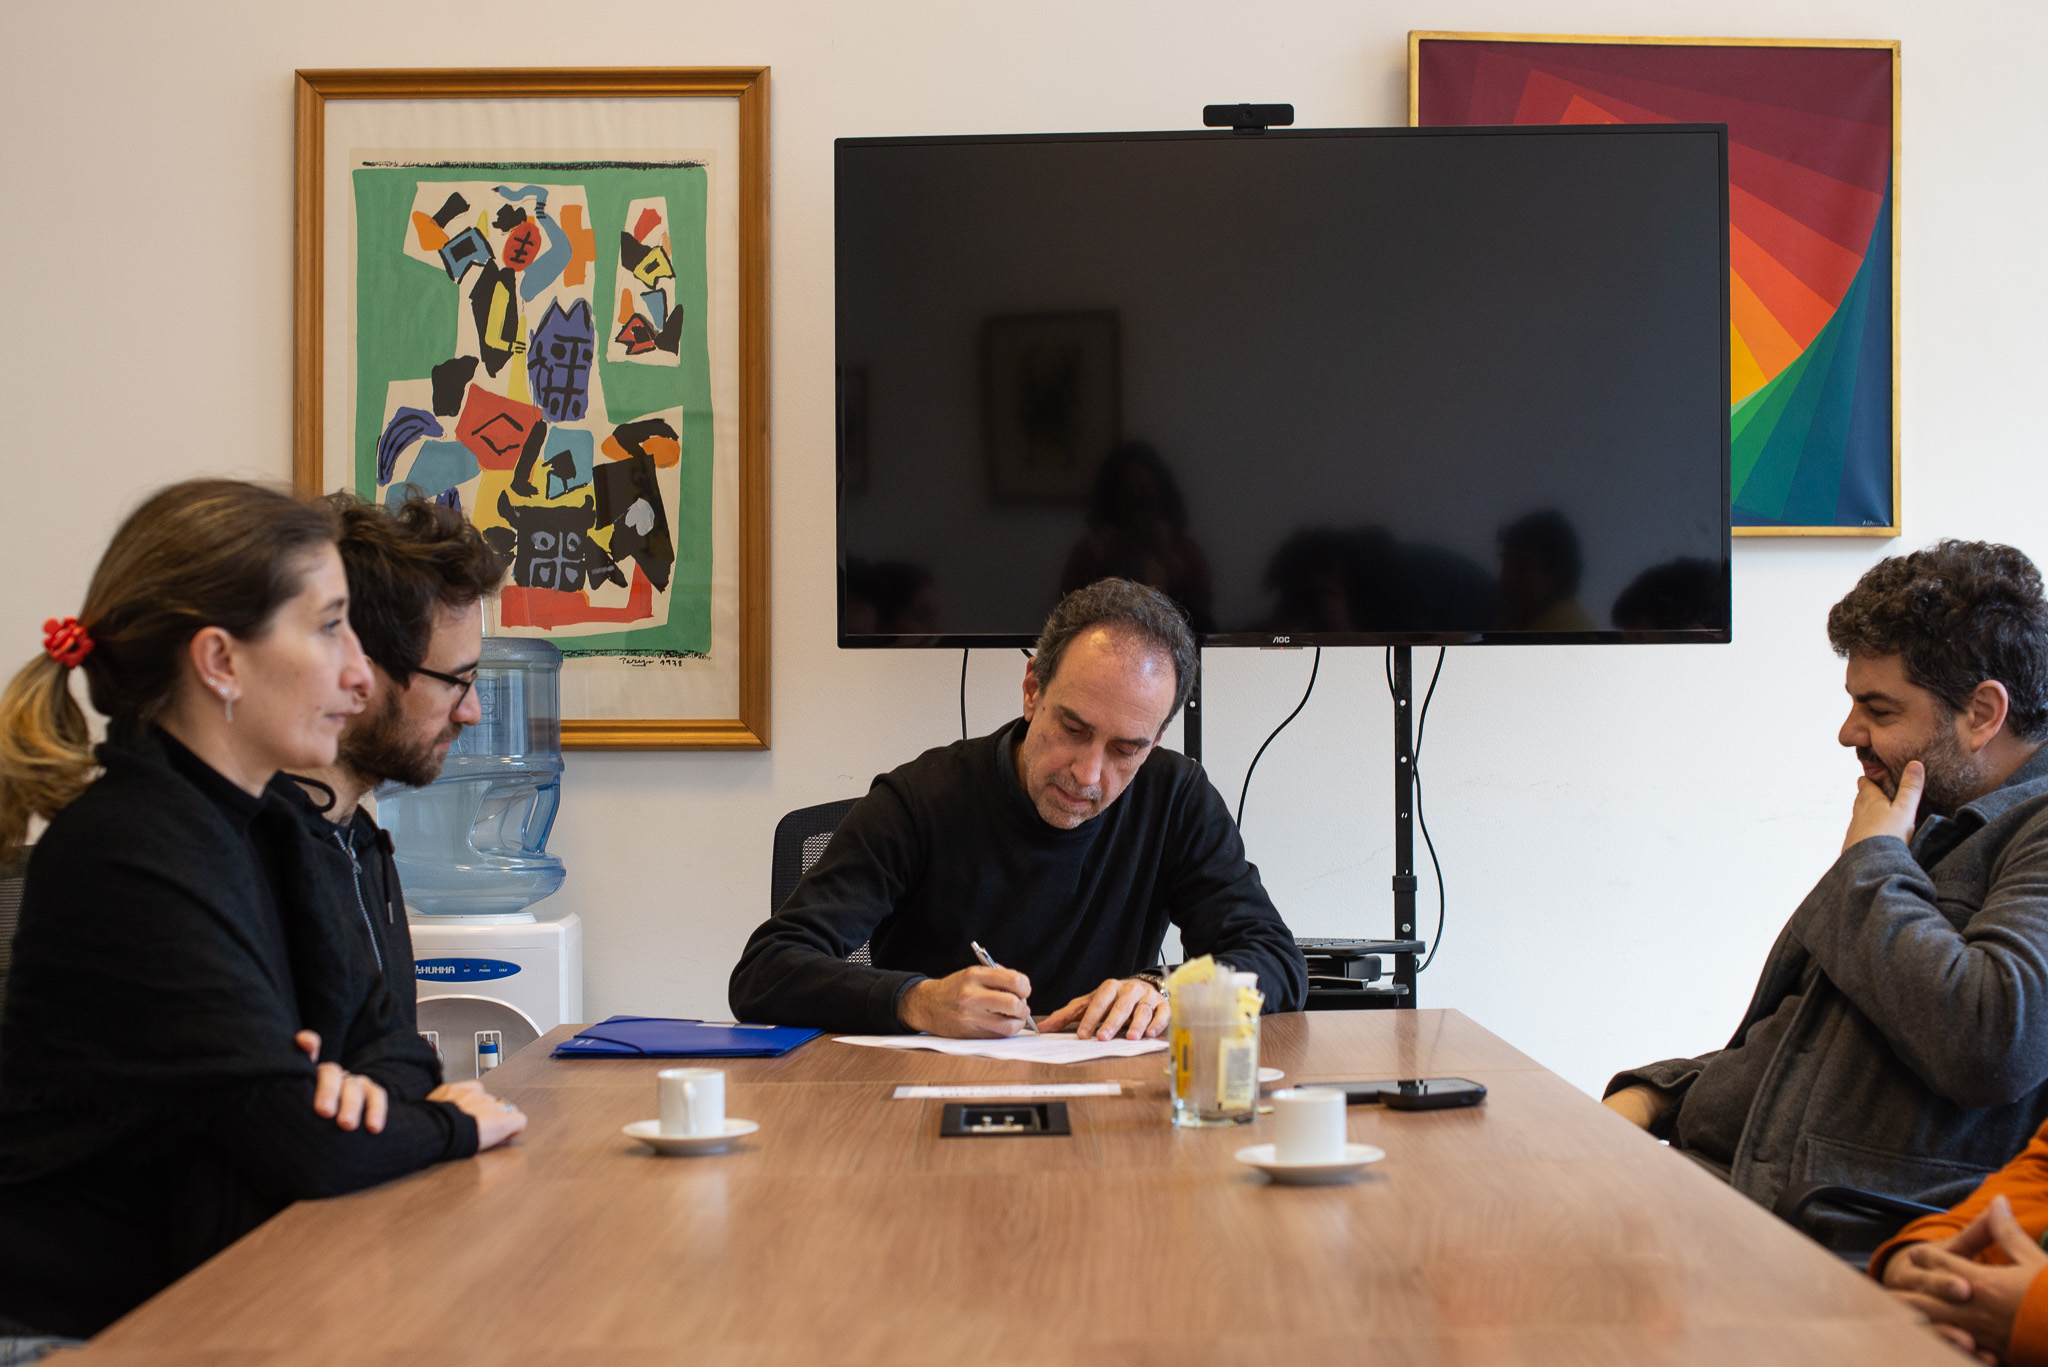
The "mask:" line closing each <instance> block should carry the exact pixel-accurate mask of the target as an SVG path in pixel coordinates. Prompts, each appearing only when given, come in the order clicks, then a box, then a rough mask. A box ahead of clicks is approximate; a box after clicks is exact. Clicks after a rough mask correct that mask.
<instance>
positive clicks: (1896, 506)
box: [1408, 29, 1906, 537]
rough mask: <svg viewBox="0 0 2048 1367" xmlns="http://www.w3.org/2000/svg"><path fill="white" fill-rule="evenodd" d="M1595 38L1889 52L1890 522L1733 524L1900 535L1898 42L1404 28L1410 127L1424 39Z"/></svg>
mask: <svg viewBox="0 0 2048 1367" xmlns="http://www.w3.org/2000/svg"><path fill="white" fill-rule="evenodd" d="M1426 42H1428V43H1442V42H1449V43H1586V44H1593V43H1599V44H1604V45H1609V46H1616V47H1625V46H1630V45H1642V46H1646V47H1822V48H1886V49H1889V50H1890V52H1891V54H1892V521H1891V525H1890V526H1888V527H1736V528H1734V529H1733V532H1734V534H1735V535H1736V536H1878V537H1890V536H1898V535H1900V534H1901V532H1902V530H1903V526H1904V523H1905V520H1906V519H1905V508H1904V505H1903V504H1902V502H1901V501H1900V487H1899V468H1900V459H1899V453H1900V430H1899V416H1900V406H1899V396H1900V393H1901V390H1902V387H1901V385H1900V383H1899V375H1900V371H1899V362H1900V357H1901V354H1902V352H1903V351H1904V348H1903V347H1901V346H1900V345H1899V335H1900V334H1899V295H1900V293H1901V289H1900V285H1901V281H1900V277H1899V239H1900V236H1901V233H1900V224H1901V222H1902V219H1903V213H1902V209H1901V206H1902V204H1903V201H1904V193H1903V191H1902V190H1901V188H1900V186H1901V178H1900V159H1899V153H1900V150H1901V148H1902V147H1903V142H1902V140H1901V138H1900V136H1899V130H1900V128H1901V127H1902V126H1903V124H1904V120H1903V119H1902V118H1901V116H1900V106H1899V91H1900V86H1899V66H1900V49H1899V42H1898V40H1897V39H1895V38H1660V37H1650V36H1644V35H1633V34H1631V35H1619V36H1616V35H1609V36H1601V35H1597V34H1585V33H1450V32H1434V31H1430V30H1425V29H1410V30H1409V31H1408V126H1409V127H1410V128H1416V127H1419V126H1420V119H1421V113H1422V109H1421V105H1422V90H1421V79H1422V67H1421V62H1420V60H1419V58H1420V57H1421V53H1422V45H1423V44H1424V43H1426Z"/></svg>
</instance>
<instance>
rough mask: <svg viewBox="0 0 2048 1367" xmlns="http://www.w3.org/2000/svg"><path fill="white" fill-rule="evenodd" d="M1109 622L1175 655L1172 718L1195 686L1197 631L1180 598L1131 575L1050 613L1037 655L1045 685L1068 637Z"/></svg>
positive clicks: (1071, 598)
mask: <svg viewBox="0 0 2048 1367" xmlns="http://www.w3.org/2000/svg"><path fill="white" fill-rule="evenodd" d="M1105 622H1106V623H1110V624H1113V625H1115V626H1119V627H1122V628H1124V629H1125V630H1127V631H1130V632H1133V633H1135V634H1137V635H1138V636H1141V637H1143V638H1144V640H1145V643H1146V644H1147V645H1149V646H1151V647H1152V648H1153V649H1155V650H1157V651H1159V652H1160V653H1161V654H1162V655H1165V656H1166V657H1167V658H1168V659H1170V660H1172V661H1173V677H1174V681H1175V684H1176V687H1175V688H1174V690H1173V707H1172V708H1171V709H1170V710H1169V711H1168V712H1167V714H1166V719H1167V720H1168V721H1172V720H1173V714H1174V713H1175V712H1178V711H1180V709H1181V704H1183V703H1185V702H1186V701H1187V700H1188V694H1190V693H1192V692H1194V690H1195V669H1196V667H1197V660H1198V656H1197V655H1196V654H1195V634H1194V632H1192V631H1190V630H1189V629H1188V615H1187V613H1185V612H1183V611H1182V610H1181V608H1180V605H1179V604H1177V603H1175V602H1174V601H1173V600H1172V599H1171V598H1168V597H1167V596H1166V595H1165V594H1163V593H1161V592H1160V591H1159V590H1158V589H1155V588H1149V587H1147V586H1146V585H1144V584H1139V583H1135V582H1133V581H1132V580H1129V579H1098V580H1096V581H1095V582H1094V583H1092V584H1090V585H1088V586H1087V587H1086V588H1080V589H1075V590H1074V591H1073V592H1072V593H1070V594H1068V595H1067V596H1066V597H1064V598H1062V599H1060V605H1059V606H1058V607H1056V608H1054V609H1053V610H1052V616H1050V617H1048V618H1046V619H1045V630H1044V631H1042V632H1040V633H1039V635H1038V653H1037V654H1036V655H1034V656H1033V657H1032V659H1033V662H1034V664H1035V668H1034V670H1033V673H1035V674H1036V675H1037V676H1038V685H1039V687H1041V688H1045V687H1049V686H1050V685H1051V683H1052V679H1053V675H1054V674H1056V673H1058V672H1059V667H1060V656H1062V655H1064V654H1065V653H1066V649H1067V643H1068V642H1070V641H1072V640H1073V639H1074V638H1075V637H1076V636H1079V635H1080V634H1081V633H1082V632H1084V631H1086V630H1087V629H1088V628H1089V627H1092V626H1097V625H1100V624H1102V623H1105Z"/></svg>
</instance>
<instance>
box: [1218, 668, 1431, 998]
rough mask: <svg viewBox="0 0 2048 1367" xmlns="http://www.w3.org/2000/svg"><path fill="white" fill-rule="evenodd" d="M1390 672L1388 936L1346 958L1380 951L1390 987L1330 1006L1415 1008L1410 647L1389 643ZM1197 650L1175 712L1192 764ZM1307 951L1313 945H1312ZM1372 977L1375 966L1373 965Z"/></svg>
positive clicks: (1369, 958) (1417, 947) (1417, 944)
mask: <svg viewBox="0 0 2048 1367" xmlns="http://www.w3.org/2000/svg"><path fill="white" fill-rule="evenodd" d="M1393 657H1394V659H1393V677H1394V936H1395V938H1394V939H1391V940H1371V941H1360V942H1358V944H1357V947H1356V948H1355V949H1353V950H1351V951H1350V952H1349V953H1348V954H1347V955H1346V957H1350V958H1357V959H1359V960H1362V961H1363V962H1366V963H1371V962H1373V961H1374V959H1376V958H1377V957H1378V956H1380V955H1392V956H1393V959H1394V972H1393V982H1392V990H1391V991H1389V990H1388V989H1387V988H1384V987H1381V988H1375V989H1374V990H1373V991H1371V992H1370V993H1359V994H1357V995H1356V996H1355V997H1354V996H1353V995H1352V994H1350V993H1346V994H1344V995H1345V997H1346V998H1348V1000H1345V1001H1343V1002H1341V1003H1339V1002H1332V1003H1330V1005H1333V1006H1336V1005H1341V1006H1343V1007H1346V1008H1353V1007H1359V1006H1393V1007H1395V1008H1397V1009H1400V1010H1413V1009H1414V1007H1415V956H1416V955H1417V954H1418V953H1420V952H1421V951H1422V949H1423V947H1424V946H1423V944H1422V942H1421V941H1420V940H1418V939H1416V938H1415V887H1416V883H1415V727H1414V701H1415V653H1414V651H1413V649H1412V648H1411V647H1408V646H1395V647H1393ZM1201 660H1202V651H1201V647H1200V645H1199V644H1197V646H1196V648H1195V683H1194V687H1193V688H1191V689H1189V690H1188V700H1187V703H1186V705H1185V706H1184V707H1183V708H1182V711H1181V753H1182V754H1184V755H1186V756H1187V757H1188V758H1189V759H1191V760H1193V761H1194V762H1195V763H1197V764H1200V763H1201V762H1202V670H1201ZM1310 952H1311V953H1312V954H1313V953H1315V950H1314V949H1313V948H1312V949H1311V950H1310ZM1326 952H1328V951H1326ZM1372 972H1373V976H1377V973H1378V970H1377V969H1374V970H1373V971H1372Z"/></svg>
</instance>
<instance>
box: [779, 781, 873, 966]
mask: <svg viewBox="0 0 2048 1367" xmlns="http://www.w3.org/2000/svg"><path fill="white" fill-rule="evenodd" d="M859 800H860V799H859V798H852V797H849V798H843V799H841V800H840V801H838V802H821V803H819V804H818V805H817V806H815V807H799V808H797V809H796V810H795V811H793V812H791V813H790V814H789V815H787V816H785V817H783V818H782V820H780V821H778V822H776V823H775V851H774V853H773V854H772V855H770V856H769V863H768V911H769V914H770V915H773V914H774V913H776V912H778V911H780V910H782V904H783V903H784V902H787V901H788V900H789V895H790V894H791V893H793V892H795V891H796V885H797V884H798V883H800V882H802V881H803V876H804V875H805V874H806V873H809V872H810V869H811V865H813V864H815V863H817V862H818V856H820V855H822V854H824V853H825V847H826V846H827V845H829V844H831V843H832V833H833V832H834V831H836V830H838V829H839V823H840V822H842V821H844V820H846V814H847V813H848V812H850V811H852V810H853V804H854V803H856V802H858V801H859ZM846 960H847V962H848V963H855V964H864V963H867V962H868V947H867V946H866V945H862V946H861V947H860V948H859V949H856V950H855V951H853V953H851V954H849V955H847V956H846Z"/></svg>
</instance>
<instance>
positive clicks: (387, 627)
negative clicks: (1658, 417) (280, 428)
mask: <svg viewBox="0 0 2048 1367" xmlns="http://www.w3.org/2000/svg"><path fill="white" fill-rule="evenodd" d="M327 501H328V503H329V504H330V505H331V506H332V507H333V508H334V509H335V511H336V512H337V513H339V514H340V517H341V523H342V534H341V543H340V549H341V563H342V567H343V569H344V570H346V571H347V574H348V596H349V612H348V615H349V625H350V626H351V627H353V628H354V629H355V633H356V636H357V637H358V638H359V639H360V640H361V641H362V645H363V654H364V655H365V656H366V657H368V659H369V661H370V676H371V682H370V692H369V696H368V698H367V699H366V700H365V702H364V706H363V710H362V711H361V712H359V713H357V714H356V716H354V717H353V718H351V719H350V721H349V723H348V726H347V729H345V730H344V731H343V732H342V733H341V744H340V746H339V748H338V750H337V753H336V756H335V762H334V764H333V765H332V766H330V767H328V768H325V769H320V770H316V771H314V772H312V773H307V774H280V775H278V777H277V779H276V780H275V781H274V782H273V783H272V785H271V787H272V790H273V791H275V792H277V793H278V794H279V795H280V796H282V797H284V798H286V799H287V800H289V801H290V802H291V804H292V806H293V807H294V808H295V809H296V810H297V811H298V812H299V814H300V816H301V817H302V818H303V819H304V820H305V821H306V823H307V825H308V827H309V828H310V829H312V830H313V831H314V832H315V833H316V834H317V835H318V837H319V839H320V841H321V844H322V847H323V848H328V849H332V850H333V852H334V856H333V858H331V859H329V860H327V861H326V863H325V865H324V866H323V867H321V868H319V869H317V870H314V871H313V872H314V873H315V875H316V876H318V877H322V878H326V879H329V880H332V881H334V882H336V883H338V884H340V886H339V887H338V888H337V889H336V891H337V892H338V894H339V900H340V904H341V905H343V906H349V905H353V906H355V907H356V908H357V909H358V911H359V912H360V913H361V916H362V922H363V928H364V930H365V932H366V936H367V938H366V941H365V943H364V946H363V950H364V954H365V955H366V957H369V958H374V959H375V964H374V968H375V970H376V971H377V972H378V973H379V974H380V975H381V976H382V977H383V979H384V983H385V985H386V986H387V987H388V988H390V990H391V993H392V995H393V996H395V997H397V998H398V1000H399V1003H400V1006H401V1008H402V1010H403V1012H404V1015H405V1019H406V1021H407V1023H408V1024H411V1025H415V1026H416V1025H417V1022H418V1017H417V1011H418V1006H417V997H418V985H417V983H416V982H415V980H414V977H413V958H412V933H411V931H410V930H408V929H407V927H406V921H405V896H404V893H403V891H402V890H401V889H400V887H399V885H398V868H397V865H396V864H395V863H394V862H393V861H392V858H391V837H390V836H389V835H388V834H387V833H386V832H385V831H384V830H383V829H382V828H380V827H379V826H378V825H377V823H376V822H375V821H373V820H371V819H370V815H369V813H367V812H365V811H364V810H363V809H362V800H363V798H364V796H365V795H367V794H368V793H369V792H370V790H371V789H372V788H375V787H376V786H377V785H378V784H380V783H387V782H390V783H403V784H406V785H407V786H409V787H414V788H419V787H424V786H426V785H427V784H429V783H432V782H433V781H434V780H435V779H436V778H438V777H440V774H441V765H442V762H443V761H444V760H446V759H447V757H448V748H449V747H450V746H451V745H453V744H454V743H455V740H456V738H457V737H458V736H460V735H461V734H462V732H463V728H465V727H467V726H472V725H474V724H475V723H476V722H477V721H478V719H479V717H480V715H481V713H480V711H479V709H478V705H477V698H476V671H477V663H478V660H479V657H480V656H481V654H482V651H483V600H484V599H485V598H486V597H488V596H489V595H490V594H492V593H494V592H496V591H497V588H498V585H499V583H500V582H501V581H502V580H503V578H504V574H505V566H504V562H503V561H502V560H501V559H500V558H499V557H498V555H497V553H496V552H495V551H493V550H492V549H491V548H490V547H489V546H488V545H486V544H485V543H484V539H483V536H482V535H481V534H480V533H479V532H478V531H477V529H476V528H475V527H474V526H473V525H472V524H471V523H470V521H469V519H468V518H466V517H464V516H463V515H462V513H461V512H460V511H459V510H458V509H454V508H447V507H443V506H441V505H440V504H437V503H431V502H428V501H427V500H425V499H421V498H417V497H415V498H409V499H407V500H406V501H405V502H403V503H401V504H399V505H397V506H396V507H394V508H390V509H385V508H379V507H377V506H375V505H373V504H368V503H362V502H359V501H358V500H357V499H355V498H353V497H352V496H350V495H348V494H335V495H333V496H332V497H330V498H329V499H328V500H327Z"/></svg>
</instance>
